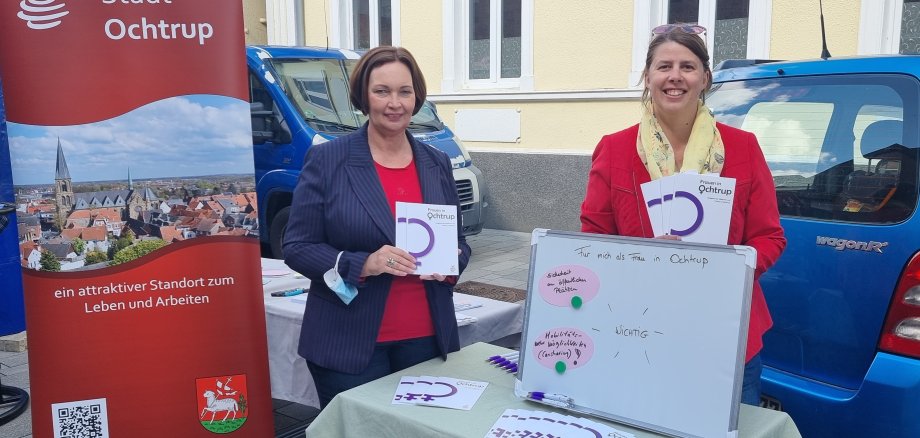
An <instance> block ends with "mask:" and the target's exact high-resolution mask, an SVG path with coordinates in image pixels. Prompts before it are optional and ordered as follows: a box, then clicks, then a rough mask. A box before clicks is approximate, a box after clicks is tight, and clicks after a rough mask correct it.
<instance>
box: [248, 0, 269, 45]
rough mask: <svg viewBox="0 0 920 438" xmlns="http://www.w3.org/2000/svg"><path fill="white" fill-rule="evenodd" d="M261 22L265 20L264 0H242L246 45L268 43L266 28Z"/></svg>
mask: <svg viewBox="0 0 920 438" xmlns="http://www.w3.org/2000/svg"><path fill="white" fill-rule="evenodd" d="M262 20H265V0H243V27H244V29H245V33H246V44H265V43H266V42H267V41H268V31H267V29H268V28H267V26H266V25H265V23H263V22H262Z"/></svg>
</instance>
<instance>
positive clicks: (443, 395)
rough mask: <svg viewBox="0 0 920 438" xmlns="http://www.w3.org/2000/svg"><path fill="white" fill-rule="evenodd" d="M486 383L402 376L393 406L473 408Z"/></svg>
mask: <svg viewBox="0 0 920 438" xmlns="http://www.w3.org/2000/svg"><path fill="white" fill-rule="evenodd" d="M488 385H489V383H488V382H477V381H475V380H463V379H455V378H453V377H435V376H403V377H402V378H401V379H400V380H399V384H398V385H397V386H396V394H394V395H393V404H394V405H399V404H415V405H424V406H437V407H441V408H451V409H461V410H464V411H468V410H470V409H472V408H473V405H474V404H476V401H477V400H479V396H481V395H482V393H483V391H485V390H486V386H488Z"/></svg>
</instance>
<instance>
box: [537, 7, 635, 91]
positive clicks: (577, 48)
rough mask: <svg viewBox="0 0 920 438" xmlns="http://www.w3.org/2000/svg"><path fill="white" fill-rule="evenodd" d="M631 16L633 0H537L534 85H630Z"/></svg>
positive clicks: (583, 87) (545, 88) (565, 87)
mask: <svg viewBox="0 0 920 438" xmlns="http://www.w3.org/2000/svg"><path fill="white" fill-rule="evenodd" d="M632 21H633V15H632V1H622V0H621V1H615V2H613V1H609V0H592V1H540V0H536V1H535V2H534V32H533V33H534V54H533V58H534V60H533V64H534V88H535V89H536V90H541V91H556V90H591V89H598V88H626V87H627V86H628V85H627V83H626V82H627V80H628V79H629V70H630V64H631V62H632V61H631V56H632V55H631V52H632V33H631V32H632V31H631V29H632ZM614 29H620V32H617V31H614Z"/></svg>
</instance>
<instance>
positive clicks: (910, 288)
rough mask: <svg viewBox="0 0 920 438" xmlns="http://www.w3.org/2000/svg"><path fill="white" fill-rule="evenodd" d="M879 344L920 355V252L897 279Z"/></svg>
mask: <svg viewBox="0 0 920 438" xmlns="http://www.w3.org/2000/svg"><path fill="white" fill-rule="evenodd" d="M878 346H879V348H880V349H881V350H884V351H887V352H889V353H895V354H902V355H905V356H912V357H916V358H920V254H918V255H914V257H913V258H912V259H911V261H910V263H908V264H907V269H905V270H904V273H903V274H902V275H901V279H900V280H899V281H898V287H897V289H895V291H894V299H893V300H892V301H891V306H890V307H889V308H888V317H887V318H885V325H884V328H883V329H882V338H881V339H880V340H879V343H878Z"/></svg>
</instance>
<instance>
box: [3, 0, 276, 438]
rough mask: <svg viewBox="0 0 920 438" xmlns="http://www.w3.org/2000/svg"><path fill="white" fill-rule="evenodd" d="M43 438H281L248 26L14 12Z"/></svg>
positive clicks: (212, 13)
mask: <svg viewBox="0 0 920 438" xmlns="http://www.w3.org/2000/svg"><path fill="white" fill-rule="evenodd" d="M0 78H2V82H0V83H2V86H3V93H2V96H3V99H4V103H5V109H6V115H7V128H8V129H7V133H8V137H9V149H10V161H11V163H12V173H13V185H14V190H15V206H16V212H15V213H16V219H17V222H18V234H19V235H18V238H19V253H20V261H21V264H22V274H23V289H24V298H25V310H26V326H27V336H28V351H29V372H30V380H31V382H32V383H31V395H32V426H33V427H32V430H33V434H34V436H35V437H37V438H45V437H52V436H53V437H61V436H96V437H109V436H114V437H121V436H130V437H164V436H175V437H192V436H211V434H212V433H230V434H232V435H238V436H249V437H265V436H271V435H272V434H273V429H274V427H273V422H272V412H271V396H270V390H269V388H270V385H269V381H268V375H269V374H268V354H267V344H266V335H265V314H264V307H263V302H262V282H261V269H260V263H259V240H258V233H259V224H258V220H257V214H256V211H255V209H256V199H255V181H254V176H253V157H252V137H251V136H252V133H251V128H250V120H249V104H248V88H247V77H246V60H245V51H244V34H243V13H242V4H241V3H239V2H226V1H221V0H144V1H130V2H129V1H121V0H118V1H116V0H101V1H79V2H75V1H69V2H65V1H63V0H22V1H4V2H0Z"/></svg>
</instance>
